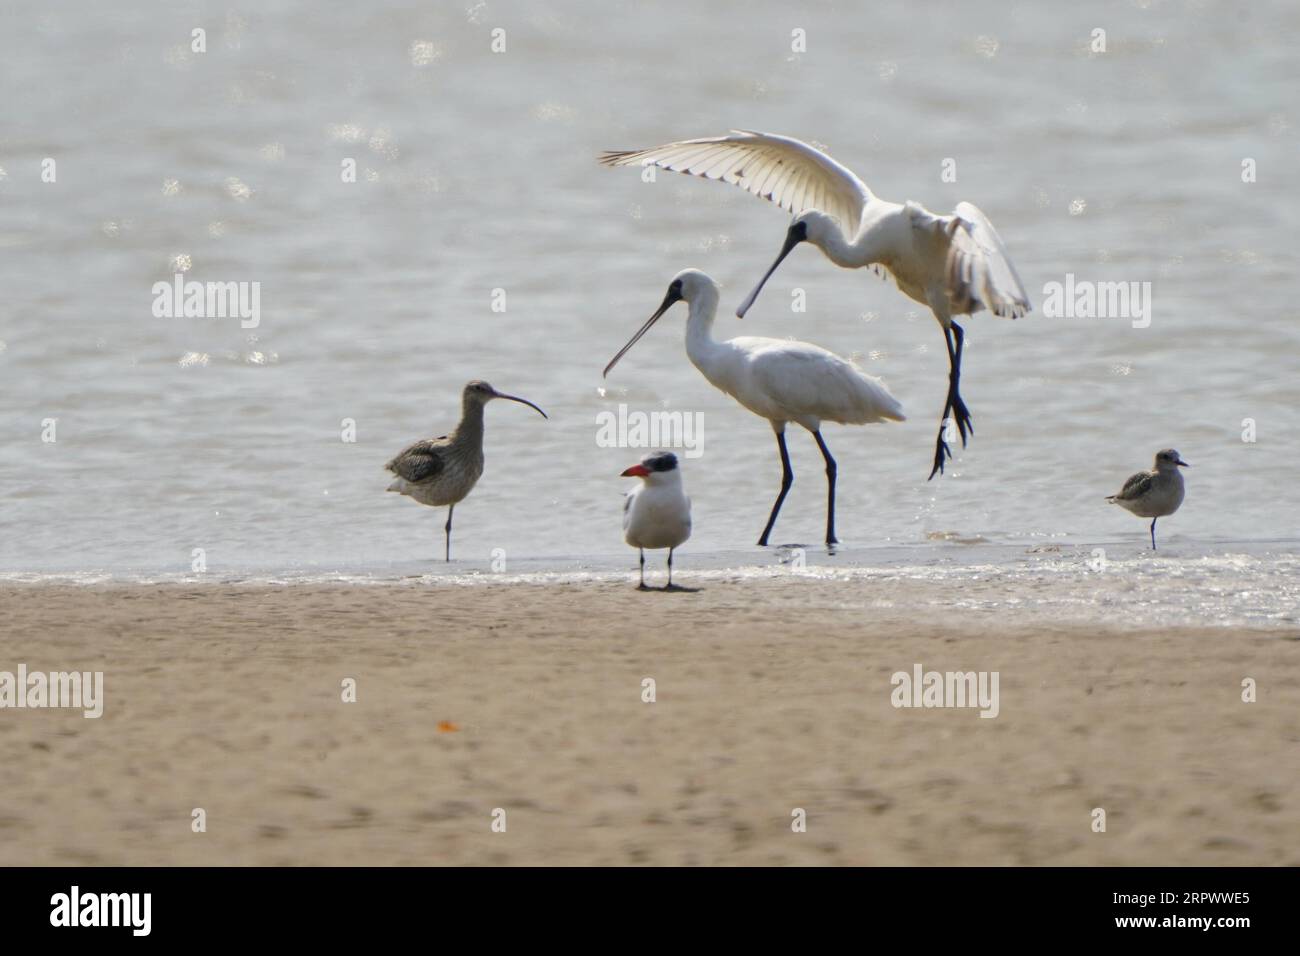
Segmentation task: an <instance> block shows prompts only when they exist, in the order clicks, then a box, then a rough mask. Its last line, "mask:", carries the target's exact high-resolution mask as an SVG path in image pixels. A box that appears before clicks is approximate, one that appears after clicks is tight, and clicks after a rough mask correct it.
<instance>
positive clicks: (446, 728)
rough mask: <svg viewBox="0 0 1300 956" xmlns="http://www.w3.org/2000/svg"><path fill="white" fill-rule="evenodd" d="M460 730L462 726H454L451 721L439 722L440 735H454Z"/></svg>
mask: <svg viewBox="0 0 1300 956" xmlns="http://www.w3.org/2000/svg"><path fill="white" fill-rule="evenodd" d="M458 730H460V724H453V723H452V722H451V721H450V720H440V721H438V733H440V734H454V733H455V732H456V731H458Z"/></svg>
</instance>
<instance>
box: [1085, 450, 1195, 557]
mask: <svg viewBox="0 0 1300 956" xmlns="http://www.w3.org/2000/svg"><path fill="white" fill-rule="evenodd" d="M1190 467H1191V466H1190V465H1188V464H1187V462H1185V461H1183V458H1182V456H1181V455H1179V454H1178V452H1176V451H1175V450H1174V449H1172V448H1165V449H1163V450H1162V451H1158V452H1156V466H1155V468H1153V469H1152V470H1151V471H1139V472H1138V473H1137V474H1136V475H1133V476H1132V477H1131V478H1129V480H1128V481H1126V482H1124V487H1123V488H1121V489H1120V492H1119V494H1117V495H1107V496H1106V500H1107V501H1109V502H1110V503H1111V504H1115V505H1119V506H1120V507H1121V508H1123V509H1124V510H1126V511H1131V512H1132V513H1133V514H1135V515H1137V516H1138V517H1139V518H1150V519H1151V550H1152V551H1154V550H1155V549H1156V521H1157V520H1159V519H1160V518H1163V517H1165V516H1166V515H1171V514H1173V513H1174V512H1175V511H1177V510H1178V507H1179V505H1181V504H1182V503H1183V473H1182V472H1181V471H1179V470H1178V469H1179V468H1190Z"/></svg>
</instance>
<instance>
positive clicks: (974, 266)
mask: <svg viewBox="0 0 1300 956" xmlns="http://www.w3.org/2000/svg"><path fill="white" fill-rule="evenodd" d="M949 221H950V222H951V223H952V228H951V229H950V231H949V234H950V236H951V237H952V245H951V246H950V247H949V251H948V276H949V284H950V287H952V288H954V289H957V288H959V287H960V288H961V290H962V292H964V293H965V294H966V295H968V296H969V297H970V298H971V299H973V300H975V301H977V302H979V303H981V304H982V305H983V306H984V308H986V309H988V310H989V311H990V312H992V313H993V314H994V315H1001V316H1007V317H1010V318H1013V319H1018V318H1020V317H1021V316H1022V315H1024V314H1025V313H1026V312H1028V311H1029V310H1030V309H1031V308H1033V306H1031V305H1030V304H1029V296H1028V295H1027V294H1026V293H1025V287H1024V286H1023V285H1022V284H1021V282H1020V276H1018V275H1017V274H1016V268H1015V266H1013V265H1012V264H1011V260H1010V259H1009V258H1007V250H1006V247H1005V246H1003V245H1002V237H1001V236H999V235H998V231H997V230H996V229H994V228H993V223H991V222H989V217H988V216H986V215H984V213H982V212H980V210H979V209H978V208H977V207H976V206H973V205H971V204H970V203H968V202H961V203H958V204H957V208H956V209H955V210H954V215H953V217H952V219H951V220H949ZM960 296H961V293H960V292H959V293H957V294H956V295H955V296H954V298H960Z"/></svg>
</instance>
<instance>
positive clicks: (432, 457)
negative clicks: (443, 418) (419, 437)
mask: <svg viewBox="0 0 1300 956" xmlns="http://www.w3.org/2000/svg"><path fill="white" fill-rule="evenodd" d="M384 467H385V468H387V469H388V470H389V471H391V472H392V473H393V474H395V475H397V476H398V477H399V478H405V479H406V480H407V481H427V480H428V479H430V478H433V477H436V476H437V475H439V474H441V473H442V470H443V468H445V467H446V462H444V461H443V458H442V447H441V446H440V444H439V443H438V442H436V441H428V440H426V441H418V442H416V443H415V444H414V445H411V446H410V447H409V448H404V449H403V450H402V451H401V452H399V453H398V454H397V456H396V457H395V458H394V459H393V460H392V461H390V462H389V463H388V464H387V465H385V466H384Z"/></svg>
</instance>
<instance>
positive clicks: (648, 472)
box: [623, 452, 691, 591]
mask: <svg viewBox="0 0 1300 956" xmlns="http://www.w3.org/2000/svg"><path fill="white" fill-rule="evenodd" d="M623 477H624V478H640V479H641V487H639V488H637V489H636V490H635V491H630V492H628V495H627V497H626V498H625V499H624V500H623V540H624V541H626V542H627V543H628V544H630V545H631V546H632V547H634V548H637V549H639V550H640V551H641V583H640V584H639V585H638V586H637V587H638V590H641V591H648V590H650V589H649V588H647V587H646V586H645V549H646V548H649V549H650V550H651V551H654V550H657V549H659V548H667V549H668V585H667V586H666V587H665V588H664V590H665V591H685V590H690V589H689V588H679V587H678V586H677V585H675V584H673V551H674V550H676V549H677V548H680V547H681V546H682V545H683V544H684V543H685V542H686V539H687V538H689V537H690V536H691V499H690V498H688V497H686V492H685V490H683V488H682V470H681V469H680V468H678V467H677V456H676V455H674V454H673V453H672V452H660V453H658V454H654V455H646V456H645V457H644V458H642V459H641V464H639V465H633V466H632V467H631V468H629V469H627V471H625V472H623Z"/></svg>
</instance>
